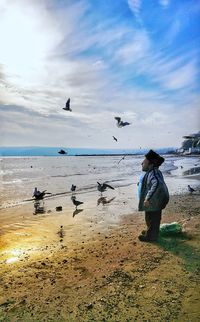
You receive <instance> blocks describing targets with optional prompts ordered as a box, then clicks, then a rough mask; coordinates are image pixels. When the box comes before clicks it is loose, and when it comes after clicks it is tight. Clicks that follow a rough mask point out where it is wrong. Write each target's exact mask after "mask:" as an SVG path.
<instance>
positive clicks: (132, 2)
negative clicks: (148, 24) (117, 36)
mask: <svg viewBox="0 0 200 322" xmlns="http://www.w3.org/2000/svg"><path fill="white" fill-rule="evenodd" d="M128 6H129V8H130V10H131V11H132V12H133V13H134V15H135V16H136V17H138V16H139V14H140V9H141V0H128Z"/></svg>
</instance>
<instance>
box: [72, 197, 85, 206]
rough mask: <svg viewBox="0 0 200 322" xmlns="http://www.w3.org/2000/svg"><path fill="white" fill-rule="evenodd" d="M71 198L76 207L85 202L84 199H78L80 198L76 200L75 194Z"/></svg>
mask: <svg viewBox="0 0 200 322" xmlns="http://www.w3.org/2000/svg"><path fill="white" fill-rule="evenodd" d="M71 200H72V202H73V204H74V206H76V209H77V207H78V206H79V205H82V204H83V202H82V201H78V200H76V197H75V196H72V197H71Z"/></svg>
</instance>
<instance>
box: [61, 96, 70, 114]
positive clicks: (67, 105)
mask: <svg viewBox="0 0 200 322" xmlns="http://www.w3.org/2000/svg"><path fill="white" fill-rule="evenodd" d="M63 110H65V111H70V112H72V109H71V108H70V98H68V100H67V102H66V104H65V107H63Z"/></svg>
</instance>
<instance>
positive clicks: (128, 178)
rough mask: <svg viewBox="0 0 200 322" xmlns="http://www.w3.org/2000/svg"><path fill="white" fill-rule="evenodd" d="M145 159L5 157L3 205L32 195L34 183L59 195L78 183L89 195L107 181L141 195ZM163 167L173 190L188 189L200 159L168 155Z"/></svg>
mask: <svg viewBox="0 0 200 322" xmlns="http://www.w3.org/2000/svg"><path fill="white" fill-rule="evenodd" d="M120 160H121V161H120ZM142 160H143V157H142V156H126V157H125V158H124V159H123V160H122V156H98V157H97V156H90V157H89V156H64V157H63V156H58V157H2V158H1V159H0V184H1V185H0V186H1V191H0V192H1V199H0V207H1V208H5V207H8V206H9V205H10V206H11V205H15V204H19V203H23V201H24V200H27V199H31V197H32V194H33V190H34V187H37V188H38V189H39V190H47V191H48V192H50V193H52V194H53V195H54V197H56V196H59V195H62V194H65V193H66V195H67V194H70V188H71V185H72V184H74V185H76V186H77V193H78V194H81V195H88V194H90V193H94V192H97V181H99V182H101V183H102V182H105V181H106V182H108V183H109V184H111V185H112V186H113V187H114V188H115V190H117V191H119V189H121V190H123V188H125V187H130V191H131V193H133V194H134V195H137V182H138V181H139V177H140V175H141V162H142ZM160 169H161V170H162V172H163V174H164V176H165V180H166V182H167V184H168V186H169V191H170V193H171V194H175V193H184V192H186V191H187V184H188V182H189V181H190V183H191V184H193V185H195V184H196V181H195V180H193V179H192V177H191V176H190V179H188V175H195V174H197V173H199V170H200V162H199V158H198V157H190V158H188V157H176V156H170V155H168V156H166V161H165V163H164V164H163V165H162V166H161V168H160Z"/></svg>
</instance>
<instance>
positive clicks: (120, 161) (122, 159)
mask: <svg viewBox="0 0 200 322" xmlns="http://www.w3.org/2000/svg"><path fill="white" fill-rule="evenodd" d="M124 159H125V155H124V156H123V157H122V158H121V159H120V160H119V162H118V164H119V163H120V162H121V161H122V160H124Z"/></svg>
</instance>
